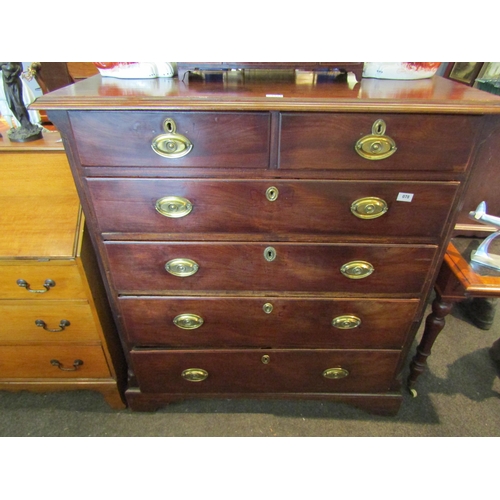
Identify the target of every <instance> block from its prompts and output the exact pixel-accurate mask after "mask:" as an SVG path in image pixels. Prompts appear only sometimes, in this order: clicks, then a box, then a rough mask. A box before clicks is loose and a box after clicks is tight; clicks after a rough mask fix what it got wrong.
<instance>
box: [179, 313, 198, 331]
mask: <svg viewBox="0 0 500 500" xmlns="http://www.w3.org/2000/svg"><path fill="white" fill-rule="evenodd" d="M173 321H174V325H175V326H177V327H179V328H182V329H183V330H196V329H197V328H200V326H201V325H203V318H202V317H201V316H198V315H197V314H190V313H186V314H179V315H178V316H176V317H175V318H174V320H173Z"/></svg>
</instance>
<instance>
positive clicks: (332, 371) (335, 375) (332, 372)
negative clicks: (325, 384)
mask: <svg viewBox="0 0 500 500" xmlns="http://www.w3.org/2000/svg"><path fill="white" fill-rule="evenodd" d="M348 375H349V372H348V371H347V370H346V369H345V368H341V367H337V368H327V369H326V370H325V371H324V372H323V377H325V378H328V379H331V380H336V379H339V378H345V377H347V376H348Z"/></svg>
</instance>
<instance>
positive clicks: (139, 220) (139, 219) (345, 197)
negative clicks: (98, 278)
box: [87, 178, 458, 239]
mask: <svg viewBox="0 0 500 500" xmlns="http://www.w3.org/2000/svg"><path fill="white" fill-rule="evenodd" d="M87 184H88V187H89V192H90V195H91V198H92V202H93V207H94V210H95V212H96V216H97V223H98V226H99V231H100V232H103V233H134V232H135V233H150V234H169V235H172V234H178V235H183V236H184V238H185V237H186V235H189V234H196V233H204V238H207V237H209V235H210V234H212V235H214V236H213V237H214V238H215V237H216V236H217V235H220V234H221V233H222V234H231V235H233V237H234V235H242V236H241V237H243V236H244V237H246V238H247V237H248V236H247V235H248V234H268V235H269V234H272V235H277V234H279V235H281V236H283V235H286V234H293V235H302V234H316V235H328V236H330V235H336V236H341V235H349V236H353V235H358V236H361V237H364V238H372V239H373V238H376V237H380V236H381V235H383V236H384V238H387V237H393V238H395V237H402V238H407V237H420V238H431V237H435V238H438V237H439V236H440V235H441V232H442V230H443V227H444V225H443V221H446V219H447V217H448V214H449V211H450V207H451V206H452V203H453V200H454V198H455V194H456V191H457V187H458V183H454V182H450V183H439V182H377V181H356V182H349V181H282V180H271V181H238V180H185V179H175V180H168V179H96V178H90V179H87ZM410 221H411V224H410V223H409V222H410Z"/></svg>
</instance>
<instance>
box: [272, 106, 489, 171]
mask: <svg viewBox="0 0 500 500" xmlns="http://www.w3.org/2000/svg"><path fill="white" fill-rule="evenodd" d="M281 120H282V121H281V144H280V168H281V169H301V170H303V169H306V170H307V169H344V170H360V169H369V170H370V169H373V170H377V169H384V170H419V171H425V170H431V171H432V170H433V171H436V170H440V171H453V172H462V171H464V170H465V168H466V165H467V162H468V160H469V157H470V155H471V152H472V147H473V144H474V140H475V134H476V131H477V130H478V129H479V124H480V120H481V118H480V117H475V116H460V115H419V114H378V113H365V114H359V113H314V114H312V113H283V115H282V118H281ZM377 120H383V121H384V123H385V132H384V133H383V135H384V136H389V137H390V138H391V139H392V140H393V141H394V145H395V147H396V149H395V152H394V153H393V154H392V155H391V156H389V157H387V158H384V159H379V160H376V161H371V160H370V159H366V158H364V157H362V156H360V155H359V154H358V153H357V152H356V143H357V142H358V141H359V140H360V139H362V138H364V137H366V136H369V135H376V136H377V134H378V133H379V131H380V132H381V129H378V130H375V131H374V130H372V129H373V128H374V125H375V122H376V121H377ZM375 128H377V127H375ZM378 147H379V149H380V148H381V146H380V145H379V146H378ZM375 148H377V145H375ZM383 149H384V150H385V146H383Z"/></svg>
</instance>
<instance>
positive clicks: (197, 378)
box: [182, 368, 208, 382]
mask: <svg viewBox="0 0 500 500" xmlns="http://www.w3.org/2000/svg"><path fill="white" fill-rule="evenodd" d="M207 377H208V372H207V371H206V370H203V368H187V369H186V370H184V371H183V372H182V378H184V379H185V380H187V381H188V382H202V381H203V380H205V379H206V378H207Z"/></svg>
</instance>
